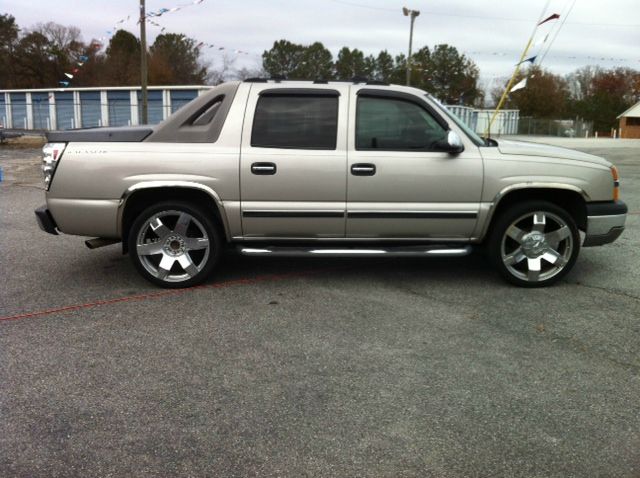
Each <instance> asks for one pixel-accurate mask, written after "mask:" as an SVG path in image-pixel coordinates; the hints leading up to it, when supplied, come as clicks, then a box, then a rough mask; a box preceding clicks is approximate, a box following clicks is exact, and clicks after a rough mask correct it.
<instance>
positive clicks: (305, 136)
mask: <svg viewBox="0 0 640 478" xmlns="http://www.w3.org/2000/svg"><path fill="white" fill-rule="evenodd" d="M337 133H338V98H337V97H328V96H285V95H283V96H261V97H260V99H259V100H258V105H257V107H256V114H255V117H254V119H253V131H252V132H251V146H255V147H261V148H298V149H336V136H337Z"/></svg>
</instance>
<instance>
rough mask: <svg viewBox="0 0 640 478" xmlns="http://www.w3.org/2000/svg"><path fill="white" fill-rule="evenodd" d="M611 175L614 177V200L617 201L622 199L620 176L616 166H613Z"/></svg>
mask: <svg viewBox="0 0 640 478" xmlns="http://www.w3.org/2000/svg"><path fill="white" fill-rule="evenodd" d="M611 176H612V177H613V200H614V201H617V200H618V199H620V176H619V175H618V168H616V167H615V166H611Z"/></svg>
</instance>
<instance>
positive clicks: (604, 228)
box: [582, 201, 628, 247]
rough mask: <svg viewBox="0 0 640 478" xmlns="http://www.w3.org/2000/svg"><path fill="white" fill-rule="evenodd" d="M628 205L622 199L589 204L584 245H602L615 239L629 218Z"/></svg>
mask: <svg viewBox="0 0 640 478" xmlns="http://www.w3.org/2000/svg"><path fill="white" fill-rule="evenodd" d="M627 210H628V209H627V205H626V204H625V203H624V202H622V201H606V202H595V203H588V204H587V236H586V237H585V239H584V243H583V244H582V247H592V246H602V245H603V244H609V243H610V242H613V241H615V240H616V239H617V238H618V237H620V234H622V231H624V223H625V221H626V220H627Z"/></svg>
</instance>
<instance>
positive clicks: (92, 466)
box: [0, 139, 640, 477]
mask: <svg viewBox="0 0 640 478" xmlns="http://www.w3.org/2000/svg"><path fill="white" fill-rule="evenodd" d="M552 141H554V142H555V143H556V144H558V143H562V144H566V145H569V146H571V147H576V149H581V150H583V151H587V152H592V153H594V154H598V155H601V156H604V157H606V158H607V159H609V160H610V161H612V162H613V163H614V164H616V165H617V166H618V167H619V169H620V173H621V177H622V198H623V199H624V200H625V201H626V202H627V204H628V206H629V210H630V213H631V214H630V215H629V217H628V220H627V230H626V231H625V233H624V234H623V235H622V236H621V238H620V239H619V240H618V241H617V242H616V243H614V244H611V245H609V246H605V247H601V248H589V249H584V250H583V251H582V252H581V255H580V258H579V260H578V263H577V264H576V267H575V268H574V270H573V271H572V272H571V273H570V274H569V275H568V276H567V278H566V279H564V280H563V281H562V282H561V283H559V284H558V285H557V286H555V287H552V288H547V289H538V290H525V289H518V288H515V287H511V286H509V285H506V284H505V283H504V282H502V280H501V279H500V278H499V277H498V276H497V274H496V273H494V272H493V271H492V270H491V269H490V268H489V267H488V266H487V264H486V263H485V261H484V259H483V258H482V256H481V255H480V254H477V255H473V256H471V257H468V258H461V259H455V260H452V259H449V260H421V261H418V260H390V259H387V260H379V259H375V260H353V259H344V260H339V259H332V260H327V259H324V260H321V259H317V260H311V259H304V260H303V259H295V260H294V259H287V260H282V259H281V260H276V259H266V258H259V259H256V258H241V257H236V256H230V257H227V258H226V259H225V261H224V262H223V264H222V266H221V268H220V269H219V271H218V272H217V273H216V274H215V275H214V276H213V277H212V278H211V280H210V281H209V282H208V283H207V284H206V285H205V286H204V287H199V288H194V289H189V290H184V291H165V290H161V289H157V288H155V287H153V286H151V285H150V284H149V283H147V282H146V281H145V280H144V279H142V278H141V277H140V276H139V275H138V274H137V273H136V272H135V270H134V268H133V266H132V265H131V263H130V261H129V258H128V257H126V256H123V255H122V254H121V249H120V247H119V246H118V245H114V246H109V247H105V248H101V249H97V250H94V251H91V250H89V249H87V248H86V247H85V246H84V244H83V241H84V239H83V238H79V237H73V236H59V237H55V236H50V235H48V234H45V233H43V232H41V231H40V230H39V229H38V227H37V225H36V222H35V218H34V215H33V210H34V209H35V208H36V207H38V206H40V205H41V204H42V203H43V201H44V196H43V191H42V189H41V184H42V180H41V173H40V170H39V166H40V165H39V152H38V150H36V149H11V148H6V147H4V148H0V167H2V168H3V169H4V176H5V178H4V181H3V182H1V183H0V274H1V275H0V277H1V279H2V284H1V285H0V364H1V366H0V384H1V386H0V476H2V477H9V476H25V477H27V476H28V477H37V476H43V477H45V476H46V477H49V476H136V477H143V476H225V477H228V476H291V477H299V476H340V477H346V476H371V477H382V476H389V477H404V476H407V477H409V476H420V477H430V476H433V477H475V476H477V477H486V476H513V477H516V476H517V477H520V476H521V477H542V476H545V477H546V476H557V477H572V476H575V477H591V476H615V477H637V476H639V474H640V405H639V403H640V400H639V398H638V397H640V353H639V350H640V248H639V247H638V246H639V244H640V242H639V239H640V141H633V140H629V141H620V140H618V141H613V140H595V141H594V140H558V139H554V140H552Z"/></svg>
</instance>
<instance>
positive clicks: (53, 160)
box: [42, 143, 67, 191]
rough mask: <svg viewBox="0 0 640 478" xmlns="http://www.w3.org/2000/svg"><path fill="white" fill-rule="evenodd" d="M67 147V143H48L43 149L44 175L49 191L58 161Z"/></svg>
mask: <svg viewBox="0 0 640 478" xmlns="http://www.w3.org/2000/svg"><path fill="white" fill-rule="evenodd" d="M66 146H67V144H66V143H47V144H45V145H44V147H43V148H42V173H43V174H44V187H45V189H46V190H47V191H48V190H49V187H51V179H52V178H53V173H55V171H56V167H57V166H58V160H59V159H60V157H61V156H62V153H63V152H64V148H66Z"/></svg>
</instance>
